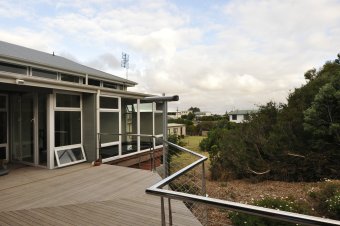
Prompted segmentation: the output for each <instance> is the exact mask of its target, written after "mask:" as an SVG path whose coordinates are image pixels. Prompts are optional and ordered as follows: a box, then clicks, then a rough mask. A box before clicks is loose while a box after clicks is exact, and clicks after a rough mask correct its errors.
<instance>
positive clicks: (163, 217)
mask: <svg viewBox="0 0 340 226" xmlns="http://www.w3.org/2000/svg"><path fill="white" fill-rule="evenodd" d="M161 215H162V216H161V217H162V226H166V222H165V209H164V198H163V197H161Z"/></svg>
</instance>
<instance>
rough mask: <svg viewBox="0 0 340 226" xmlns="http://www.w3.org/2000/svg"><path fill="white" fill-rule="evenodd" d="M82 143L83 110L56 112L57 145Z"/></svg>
mask: <svg viewBox="0 0 340 226" xmlns="http://www.w3.org/2000/svg"><path fill="white" fill-rule="evenodd" d="M80 143H81V112H80V111H56V112H55V147H60V146H67V145H72V144H80Z"/></svg>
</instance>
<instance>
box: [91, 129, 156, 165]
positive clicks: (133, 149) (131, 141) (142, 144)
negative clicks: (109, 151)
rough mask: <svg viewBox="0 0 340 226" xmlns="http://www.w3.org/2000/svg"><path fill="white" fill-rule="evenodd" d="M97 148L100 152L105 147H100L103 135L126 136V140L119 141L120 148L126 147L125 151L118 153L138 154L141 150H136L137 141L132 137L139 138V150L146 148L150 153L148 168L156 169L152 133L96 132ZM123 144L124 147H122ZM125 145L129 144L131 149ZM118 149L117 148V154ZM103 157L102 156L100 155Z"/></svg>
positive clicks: (123, 154)
mask: <svg viewBox="0 0 340 226" xmlns="http://www.w3.org/2000/svg"><path fill="white" fill-rule="evenodd" d="M97 135H98V149H99V153H100V154H101V153H102V149H103V148H105V147H102V143H103V142H102V140H103V137H124V136H125V137H126V138H127V139H126V141H125V142H121V145H122V149H124V150H125V149H126V151H125V152H124V153H123V150H122V155H120V157H124V156H125V155H127V154H133V153H135V154H138V153H141V152H138V148H137V147H138V142H137V141H136V140H134V139H132V138H139V139H140V142H139V147H140V149H141V150H144V151H145V150H148V153H149V155H150V158H149V161H150V170H151V171H154V170H155V169H156V163H155V145H154V143H155V139H156V137H155V136H153V135H149V134H133V133H98V134H97ZM142 138H145V139H146V140H144V141H141V139H142ZM124 146H125V148H124ZM127 146H129V147H130V148H129V149H131V150H128V148H127ZM118 152H119V151H118V150H117V156H119V155H118ZM102 157H103V156H102ZM140 164H141V159H140V157H139V166H140Z"/></svg>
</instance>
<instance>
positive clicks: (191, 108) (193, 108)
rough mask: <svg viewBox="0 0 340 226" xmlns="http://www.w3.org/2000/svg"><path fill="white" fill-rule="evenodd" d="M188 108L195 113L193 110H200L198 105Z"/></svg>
mask: <svg viewBox="0 0 340 226" xmlns="http://www.w3.org/2000/svg"><path fill="white" fill-rule="evenodd" d="M188 110H189V111H192V112H193V113H195V112H201V110H200V109H199V108H198V107H190V108H189V109H188Z"/></svg>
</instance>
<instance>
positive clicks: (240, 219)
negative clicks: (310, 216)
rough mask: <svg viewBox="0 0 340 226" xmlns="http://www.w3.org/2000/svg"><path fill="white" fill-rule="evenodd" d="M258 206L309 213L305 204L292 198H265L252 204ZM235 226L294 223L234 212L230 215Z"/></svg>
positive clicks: (287, 225) (274, 225) (276, 225)
mask: <svg viewBox="0 0 340 226" xmlns="http://www.w3.org/2000/svg"><path fill="white" fill-rule="evenodd" d="M252 204H253V205H256V206H261V207H266V208H270V209H276V210H283V211H289V212H295V213H304V214H306V213H307V208H306V206H305V205H304V204H303V203H298V202H296V201H294V200H293V199H292V198H284V197H281V198H271V197H267V198H263V199H261V200H256V201H254V202H253V203H252ZM229 217H230V219H231V222H232V223H233V225H236V226H239V225H252V226H291V225H296V224H293V223H288V222H283V221H278V220H273V219H270V218H265V217H258V216H254V215H249V214H244V213H236V212H232V213H231V214H229Z"/></svg>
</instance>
